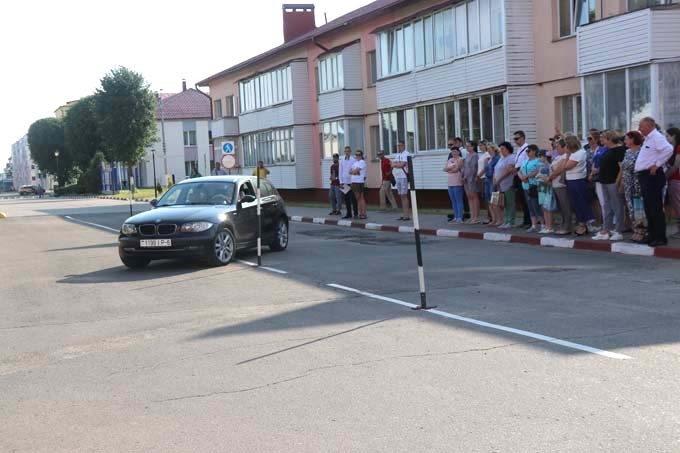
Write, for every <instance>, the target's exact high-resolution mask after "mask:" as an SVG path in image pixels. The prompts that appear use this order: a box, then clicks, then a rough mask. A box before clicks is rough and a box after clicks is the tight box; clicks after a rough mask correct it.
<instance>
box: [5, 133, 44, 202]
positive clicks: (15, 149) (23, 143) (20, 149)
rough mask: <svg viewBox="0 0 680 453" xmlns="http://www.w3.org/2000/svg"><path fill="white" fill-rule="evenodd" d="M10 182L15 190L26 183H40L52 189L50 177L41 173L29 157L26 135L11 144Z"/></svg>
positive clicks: (29, 150) (34, 184)
mask: <svg viewBox="0 0 680 453" xmlns="http://www.w3.org/2000/svg"><path fill="white" fill-rule="evenodd" d="M12 182H13V184H14V188H15V189H16V190H19V187H21V186H26V185H33V186H38V185H40V186H42V187H43V188H45V189H50V190H51V189H52V178H51V177H49V176H48V175H46V174H43V173H42V172H41V171H40V169H39V168H38V166H37V165H36V164H35V162H33V160H32V159H31V149H30V147H29V146H28V135H24V136H23V137H21V138H20V139H19V140H17V141H16V143H14V144H13V145H12Z"/></svg>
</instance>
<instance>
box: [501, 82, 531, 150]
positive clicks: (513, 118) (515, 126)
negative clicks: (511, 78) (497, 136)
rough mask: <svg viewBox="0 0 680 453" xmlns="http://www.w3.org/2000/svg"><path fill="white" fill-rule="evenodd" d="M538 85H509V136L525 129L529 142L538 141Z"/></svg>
mask: <svg viewBox="0 0 680 453" xmlns="http://www.w3.org/2000/svg"><path fill="white" fill-rule="evenodd" d="M536 102H537V90H536V86H521V87H508V93H507V110H508V117H509V124H508V127H507V129H506V131H507V135H508V137H510V136H511V134H512V133H514V132H515V131H516V130H523V131H524V133H525V134H526V136H527V142H528V143H536V142H538V137H537V128H536V119H537V118H536Z"/></svg>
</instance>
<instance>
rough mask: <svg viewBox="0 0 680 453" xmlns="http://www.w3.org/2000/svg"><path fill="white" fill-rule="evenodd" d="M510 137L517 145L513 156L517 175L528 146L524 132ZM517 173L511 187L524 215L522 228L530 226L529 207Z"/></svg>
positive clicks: (527, 156)
mask: <svg viewBox="0 0 680 453" xmlns="http://www.w3.org/2000/svg"><path fill="white" fill-rule="evenodd" d="M512 135H513V140H514V141H515V145H517V150H516V151H515V155H516V156H517V157H516V158H515V168H516V169H517V173H519V170H520V168H522V164H523V163H524V162H526V160H527V159H528V158H529V153H528V152H527V151H528V148H529V144H528V143H527V136H526V134H525V133H524V131H517V132H515V133H514V134H512ZM517 173H515V178H514V180H513V185H514V187H515V191H516V192H517V198H519V204H520V206H521V207H522V213H523V214H524V223H523V225H522V226H523V227H526V226H531V217H530V216H529V206H528V205H527V199H526V195H525V194H524V189H523V188H522V181H521V180H520V179H519V176H517Z"/></svg>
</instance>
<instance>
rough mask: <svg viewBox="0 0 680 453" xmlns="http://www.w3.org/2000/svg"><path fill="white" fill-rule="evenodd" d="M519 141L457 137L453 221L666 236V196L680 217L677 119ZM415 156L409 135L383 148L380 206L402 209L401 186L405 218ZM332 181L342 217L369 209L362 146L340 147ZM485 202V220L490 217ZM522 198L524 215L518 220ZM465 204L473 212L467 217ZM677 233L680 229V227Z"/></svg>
mask: <svg viewBox="0 0 680 453" xmlns="http://www.w3.org/2000/svg"><path fill="white" fill-rule="evenodd" d="M513 141H514V145H513V144H511V143H510V142H507V141H506V142H503V143H500V144H498V145H496V144H494V143H489V142H485V141H480V142H476V141H474V140H468V141H464V140H463V139H461V138H453V139H451V140H449V141H448V147H449V149H450V153H449V155H448V158H447V160H446V163H445V165H444V167H443V171H444V172H446V174H447V186H448V194H449V198H450V200H451V207H452V213H451V214H450V215H449V216H448V220H449V221H450V222H454V223H466V224H472V225H475V224H486V225H489V226H492V227H497V228H500V229H511V228H515V227H518V226H519V227H524V228H526V230H527V231H528V232H532V233H533V232H535V233H538V234H556V235H570V234H576V235H579V236H583V235H587V234H594V236H593V237H592V238H593V239H594V240H598V241H621V240H623V239H624V237H623V233H626V232H632V233H633V234H632V237H631V240H633V241H634V242H638V243H644V244H648V245H650V246H654V247H655V246H660V245H666V244H667V242H668V239H667V237H666V211H665V206H666V203H665V200H666V198H668V200H669V207H670V209H672V211H673V212H674V213H675V215H676V216H678V217H680V158H679V157H677V156H678V154H680V129H678V128H675V127H673V128H670V129H668V130H667V131H666V133H665V134H664V133H663V132H662V131H661V130H660V129H659V128H658V126H657V125H656V122H655V120H654V119H653V118H650V117H647V118H644V119H642V120H641V121H640V123H639V127H638V130H632V131H629V132H627V133H623V132H620V131H613V130H607V131H598V130H590V131H589V133H588V140H587V141H588V143H587V144H585V145H583V144H582V143H581V140H580V138H579V137H577V136H575V135H573V134H569V133H567V134H562V133H561V132H559V131H558V133H557V134H556V135H555V136H554V137H552V138H551V139H550V143H551V147H550V149H547V150H541V149H539V147H538V146H536V145H533V144H529V143H527V140H526V135H525V133H524V132H523V131H516V132H515V133H514V134H513ZM408 156H409V152H408V151H407V150H406V149H405V146H404V143H403V142H399V144H398V153H397V154H396V156H393V158H392V159H389V158H387V157H385V154H384V152H382V151H381V152H379V153H378V157H379V158H380V166H381V175H382V182H381V186H380V206H381V209H385V208H386V203H389V204H390V207H391V208H392V209H393V210H396V209H398V206H397V200H396V199H395V197H394V194H393V190H394V189H396V191H397V194H398V195H399V197H400V198H401V205H402V215H401V217H399V220H401V221H407V220H410V215H409V199H408V192H409V187H408V178H407V172H408V166H407V161H408ZM330 184H331V188H330V192H329V194H330V199H331V205H332V211H331V214H332V215H341V208H342V205H343V203H344V205H345V206H346V208H347V211H346V215H345V216H344V217H343V218H346V219H350V218H358V219H365V218H366V199H365V191H366V185H365V184H366V162H365V161H364V156H363V152H361V151H356V152H355V155H354V156H352V150H351V148H349V147H346V148H345V154H344V157H343V158H340V156H338V155H337V154H336V155H334V156H333V164H332V166H331V172H330ZM393 188H394V189H393ZM482 202H484V203H485V205H486V207H487V213H488V218H486V219H482V218H481V212H482V210H481V207H482ZM517 207H519V208H520V209H521V211H522V213H523V217H524V219H523V220H524V221H523V223H522V224H519V225H516V223H517V217H516V215H517ZM466 208H467V209H469V218H468V219H467V220H464V213H465V211H466ZM558 220H559V222H558ZM679 228H680V227H679ZM673 237H677V238H680V229H679V230H678V232H677V233H675V234H673Z"/></svg>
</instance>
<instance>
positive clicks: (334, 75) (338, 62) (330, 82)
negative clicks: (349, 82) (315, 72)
mask: <svg viewBox="0 0 680 453" xmlns="http://www.w3.org/2000/svg"><path fill="white" fill-rule="evenodd" d="M319 83H320V89H319V92H320V93H323V92H326V91H333V90H338V89H341V88H344V84H345V82H344V74H343V65H342V54H341V53H336V54H333V55H329V56H327V57H324V58H322V59H320V60H319Z"/></svg>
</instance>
